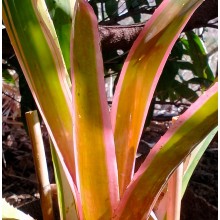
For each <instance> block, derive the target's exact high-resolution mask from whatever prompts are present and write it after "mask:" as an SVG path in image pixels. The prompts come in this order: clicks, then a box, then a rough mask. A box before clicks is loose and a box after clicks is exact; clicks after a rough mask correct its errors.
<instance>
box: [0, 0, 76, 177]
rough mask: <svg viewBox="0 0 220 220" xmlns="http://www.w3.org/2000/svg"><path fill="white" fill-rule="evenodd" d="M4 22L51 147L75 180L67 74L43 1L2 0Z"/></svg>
mask: <svg viewBox="0 0 220 220" xmlns="http://www.w3.org/2000/svg"><path fill="white" fill-rule="evenodd" d="M3 21H4V24H5V26H6V29H7V32H8V34H9V37H10V40H11V43H12V45H13V48H14V50H15V53H16V56H17V58H18V60H19V63H20V65H21V67H22V70H23V72H24V75H25V78H26V80H27V82H28V85H29V87H30V88H31V91H32V94H33V96H34V99H35V101H36V103H37V106H38V108H39V111H40V113H41V115H42V117H43V119H44V122H45V124H46V126H47V129H48V132H49V134H50V136H51V139H52V141H53V143H54V146H55V148H56V150H57V152H61V154H59V155H60V159H61V160H64V162H65V164H66V166H67V168H68V171H67V170H66V171H67V172H68V173H70V175H71V177H72V179H73V180H75V165H74V164H75V162H74V154H73V132H72V115H71V108H72V105H71V102H72V101H71V92H70V89H69V84H68V81H67V75H68V73H67V70H66V68H65V65H64V61H63V57H62V54H61V50H60V48H59V46H58V45H59V44H58V41H57V36H56V33H55V29H54V27H53V23H52V21H51V19H50V16H49V14H48V10H47V8H46V5H45V2H44V1H39V0H38V1H37V0H32V1H30V0H22V1H16V0H4V1H3ZM68 173H67V174H68Z"/></svg>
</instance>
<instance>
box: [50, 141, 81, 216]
mask: <svg viewBox="0 0 220 220" xmlns="http://www.w3.org/2000/svg"><path fill="white" fill-rule="evenodd" d="M50 149H51V154H52V159H53V167H54V174H55V179H56V186H57V194H58V204H59V212H60V219H61V220H68V219H71V220H79V219H82V207H81V203H80V197H79V193H78V190H77V189H76V186H75V184H74V183H73V182H72V180H71V178H68V177H67V176H66V174H65V171H64V169H65V165H64V164H62V163H61V162H60V159H59V157H58V155H57V152H56V150H55V148H54V146H53V143H52V142H51V141H50ZM71 182H72V184H70V183H71ZM70 186H71V187H70Z"/></svg>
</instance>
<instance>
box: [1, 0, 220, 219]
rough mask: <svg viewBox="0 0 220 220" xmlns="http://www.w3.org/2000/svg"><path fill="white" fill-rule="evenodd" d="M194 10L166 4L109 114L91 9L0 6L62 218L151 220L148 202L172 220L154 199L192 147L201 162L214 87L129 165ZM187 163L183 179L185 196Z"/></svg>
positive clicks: (27, 1) (195, 2)
mask: <svg viewBox="0 0 220 220" xmlns="http://www.w3.org/2000/svg"><path fill="white" fill-rule="evenodd" d="M201 3H202V0H179V1H176V0H164V1H163V3H162V4H161V5H160V6H159V8H158V9H157V10H156V11H155V13H154V14H153V16H152V17H151V19H150V20H149V21H148V22H147V23H146V25H145V28H144V29H143V31H142V32H141V34H140V35H139V37H138V39H137V40H136V41H135V43H134V45H133V47H132V49H131V50H130V52H129V54H128V57H127V59H126V61H125V64H124V66H123V69H122V72H121V75H120V79H119V82H118V84H117V88H116V91H115V94H114V99H113V104H112V108H111V111H110V112H109V109H108V105H107V100H106V96H105V86H104V70H103V62H102V55H101V52H100V45H99V35H98V29H97V20H96V17H95V15H94V12H93V10H92V8H91V6H90V5H89V4H88V2H87V1H84V0H76V1H74V0H62V1H60V0H54V1H52V0H45V1H44V0H22V1H16V0H3V21H4V24H5V26H6V29H7V31H8V34H9V37H10V40H11V43H12V45H13V47H14V50H15V52H16V56H17V58H18V60H19V62H20V65H21V67H22V69H23V72H24V74H25V77H26V80H27V82H28V84H29V87H30V88H31V91H32V93H33V96H34V98H35V101H36V103H37V106H38V108H39V111H40V113H41V115H42V118H43V120H44V122H45V124H46V126H47V129H48V132H49V135H50V137H51V145H52V148H51V149H52V155H53V162H54V167H55V174H56V184H57V189H58V200H59V207H60V216H61V219H70V220H71V219H74V220H75V219H89V220H93V219H94V220H98V219H103V220H108V219H118V220H119V219H120V220H125V219H132V220H133V219H137V220H139V219H148V218H152V217H151V212H152V210H153V208H154V206H155V204H156V206H155V207H156V208H155V209H154V211H155V214H156V216H157V218H158V219H163V218H165V216H167V218H169V219H174V217H172V215H170V214H169V210H170V208H169V206H167V205H162V207H163V208H161V204H162V201H165V200H164V199H161V192H162V191H163V190H164V189H167V183H168V181H169V177H170V176H171V175H172V173H173V172H174V171H175V170H176V169H177V168H178V166H179V165H180V164H181V163H182V162H183V161H184V159H185V158H186V157H187V155H189V154H190V152H192V150H193V149H197V151H196V153H194V156H192V158H196V155H197V157H198V155H199V154H198V152H199V150H198V149H204V148H205V147H206V146H207V145H208V143H209V142H210V140H211V138H212V137H213V135H214V134H215V133H216V131H217V129H216V127H217V83H215V84H214V85H213V86H212V87H211V88H210V89H209V90H207V91H206V92H204V94H203V95H202V96H201V97H200V98H199V99H198V100H197V101H196V102H195V103H194V104H193V105H192V106H191V107H190V108H189V109H188V110H187V111H186V112H185V113H184V114H183V115H181V116H180V117H179V119H178V120H177V121H176V122H175V123H174V125H173V126H171V127H170V129H169V130H168V131H167V133H166V134H165V135H164V136H163V137H162V138H161V139H160V140H159V142H158V143H157V144H156V145H155V146H154V148H153V150H152V151H151V152H150V153H149V155H148V156H147V158H146V160H145V161H144V163H143V164H142V165H141V167H140V168H139V170H138V171H137V173H135V174H134V165H135V158H136V152H137V147H138V143H139V140H140V136H141V133H142V129H143V126H144V122H145V119H146V116H147V114H148V109H149V106H150V102H151V99H152V97H153V94H154V91H155V88H156V85H157V82H158V80H159V78H160V75H161V72H162V69H163V66H164V64H165V62H166V59H167V57H168V55H169V53H170V51H171V48H172V46H173V45H174V43H175V41H176V39H177V38H178V36H179V34H180V33H181V31H182V29H183V27H184V25H185V24H186V22H187V21H188V20H189V18H190V16H191V15H192V14H193V12H194V11H195V10H196V8H197V7H198V6H199V5H200V4H201ZM204 146H205V147H204ZM187 161H188V160H187ZM192 161H193V160H191V162H189V163H188V166H186V163H185V168H183V172H184V173H181V175H180V176H181V177H183V179H181V183H183V184H182V185H181V184H180V186H181V187H182V188H181V189H182V190H183V192H184V189H185V187H186V185H187V182H188V179H189V176H190V175H191V173H192V167H194V166H195V165H194V166H193V162H192ZM191 165H192V166H191ZM178 169H179V168H178ZM188 171H189V172H188ZM174 179H175V177H174ZM174 188H175V187H172V190H171V191H174V193H177V191H178V190H175V189H174ZM177 188H178V187H177ZM169 189H170V187H169V184H168V191H166V190H164V193H163V194H168V193H169ZM182 194H183V193H182ZM159 196H160V200H158V197H159ZM163 198H165V197H163ZM180 199H181V196H180ZM163 204H165V203H163ZM173 207H174V206H173ZM174 213H176V211H175V210H174ZM170 216H171V217H170ZM173 216H174V215H173ZM177 216H178V214H177ZM177 218H178V217H177Z"/></svg>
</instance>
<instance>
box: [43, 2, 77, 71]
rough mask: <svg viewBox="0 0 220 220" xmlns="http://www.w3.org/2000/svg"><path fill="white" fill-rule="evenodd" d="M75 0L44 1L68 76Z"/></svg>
mask: <svg viewBox="0 0 220 220" xmlns="http://www.w3.org/2000/svg"><path fill="white" fill-rule="evenodd" d="M75 2H76V0H62V1H60V0H46V3H47V6H48V9H49V12H50V16H51V18H52V20H53V24H54V27H55V30H56V34H57V37H58V40H59V44H60V48H61V50H62V55H63V58H64V61H65V65H66V68H67V70H68V73H69V74H70V33H71V25H72V17H73V12H74V7H75Z"/></svg>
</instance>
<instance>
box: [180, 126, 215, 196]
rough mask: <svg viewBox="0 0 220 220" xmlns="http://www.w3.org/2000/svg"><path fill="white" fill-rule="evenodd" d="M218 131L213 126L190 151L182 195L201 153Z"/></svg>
mask: <svg viewBox="0 0 220 220" xmlns="http://www.w3.org/2000/svg"><path fill="white" fill-rule="evenodd" d="M217 131H218V128H217V127H216V128H214V129H213V130H212V131H211V132H210V133H209V134H208V135H207V136H206V137H205V138H204V140H203V141H202V142H201V143H199V144H198V145H197V146H196V148H195V149H194V150H193V151H192V153H191V154H190V155H189V160H190V161H189V162H188V165H187V169H186V170H185V171H184V175H183V184H182V196H183V195H184V193H185V191H186V187H187V185H188V183H189V180H190V178H191V176H192V174H193V172H194V170H195V168H196V166H197V164H198V162H199V160H200V159H201V157H202V155H203V154H204V152H205V150H206V149H207V147H208V146H209V144H210V143H211V141H212V139H213V137H214V136H215V135H216V133H217Z"/></svg>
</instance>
